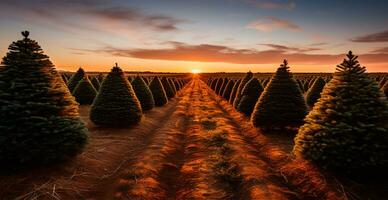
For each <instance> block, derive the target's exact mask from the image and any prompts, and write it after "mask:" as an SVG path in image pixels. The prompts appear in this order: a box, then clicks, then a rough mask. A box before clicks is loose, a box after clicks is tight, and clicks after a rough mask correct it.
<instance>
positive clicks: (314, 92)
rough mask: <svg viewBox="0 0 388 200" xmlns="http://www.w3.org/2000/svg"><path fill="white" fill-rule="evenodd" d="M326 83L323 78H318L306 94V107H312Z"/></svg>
mask: <svg viewBox="0 0 388 200" xmlns="http://www.w3.org/2000/svg"><path fill="white" fill-rule="evenodd" d="M325 84H326V82H325V81H324V80H323V78H321V77H318V78H317V79H316V80H315V81H314V83H313V85H312V86H311V87H310V89H309V90H308V91H307V93H306V103H307V105H308V106H310V107H312V106H314V103H315V102H317V100H318V99H319V98H320V97H321V92H322V90H323V87H325Z"/></svg>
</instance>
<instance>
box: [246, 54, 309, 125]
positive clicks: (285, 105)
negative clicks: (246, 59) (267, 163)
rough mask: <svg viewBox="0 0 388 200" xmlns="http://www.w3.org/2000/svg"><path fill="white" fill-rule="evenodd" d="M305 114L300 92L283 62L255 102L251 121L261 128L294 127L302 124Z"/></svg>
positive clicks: (305, 109) (304, 105)
mask: <svg viewBox="0 0 388 200" xmlns="http://www.w3.org/2000/svg"><path fill="white" fill-rule="evenodd" d="M306 114H307V106H306V103H305V101H304V98H303V95H302V91H300V89H299V85H298V83H297V82H296V81H295V79H294V78H293V77H292V74H291V73H290V72H289V67H288V63H287V60H284V62H283V64H281V65H280V67H279V68H278V70H277V71H276V74H275V75H274V76H273V77H272V79H271V81H270V82H269V83H268V85H267V87H266V88H265V89H264V92H263V94H261V96H260V98H259V100H258V101H257V103H256V105H255V108H254V111H253V113H252V116H251V121H252V123H253V125H254V126H255V127H262V128H275V127H276V128H285V127H288V126H292V127H295V126H300V125H301V124H302V123H303V118H304V117H305V116H306Z"/></svg>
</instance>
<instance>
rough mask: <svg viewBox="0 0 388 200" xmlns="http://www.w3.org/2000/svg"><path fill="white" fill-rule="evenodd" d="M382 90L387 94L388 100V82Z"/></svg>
mask: <svg viewBox="0 0 388 200" xmlns="http://www.w3.org/2000/svg"><path fill="white" fill-rule="evenodd" d="M382 90H383V93H384V94H385V96H386V97H387V98H388V81H386V82H385V84H384V86H383V88H382Z"/></svg>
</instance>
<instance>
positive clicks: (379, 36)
mask: <svg viewBox="0 0 388 200" xmlns="http://www.w3.org/2000/svg"><path fill="white" fill-rule="evenodd" d="M350 40H351V41H353V42H388V30H385V31H382V32H378V33H372V34H368V35H364V36H359V37H356V38H353V39H350Z"/></svg>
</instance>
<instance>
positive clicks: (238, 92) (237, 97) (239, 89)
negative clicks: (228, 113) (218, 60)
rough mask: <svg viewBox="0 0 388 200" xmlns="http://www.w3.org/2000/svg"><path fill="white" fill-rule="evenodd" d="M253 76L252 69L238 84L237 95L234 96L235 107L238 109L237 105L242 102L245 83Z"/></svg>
mask: <svg viewBox="0 0 388 200" xmlns="http://www.w3.org/2000/svg"><path fill="white" fill-rule="evenodd" d="M252 77H253V74H252V72H251V71H249V72H247V74H246V75H245V76H244V78H243V79H242V80H241V83H240V85H239V86H238V88H237V91H236V97H235V98H234V101H233V107H234V108H236V109H237V106H238V104H239V103H240V100H241V92H242V90H243V88H244V87H245V84H247V83H248V81H249V80H251V78H252Z"/></svg>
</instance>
